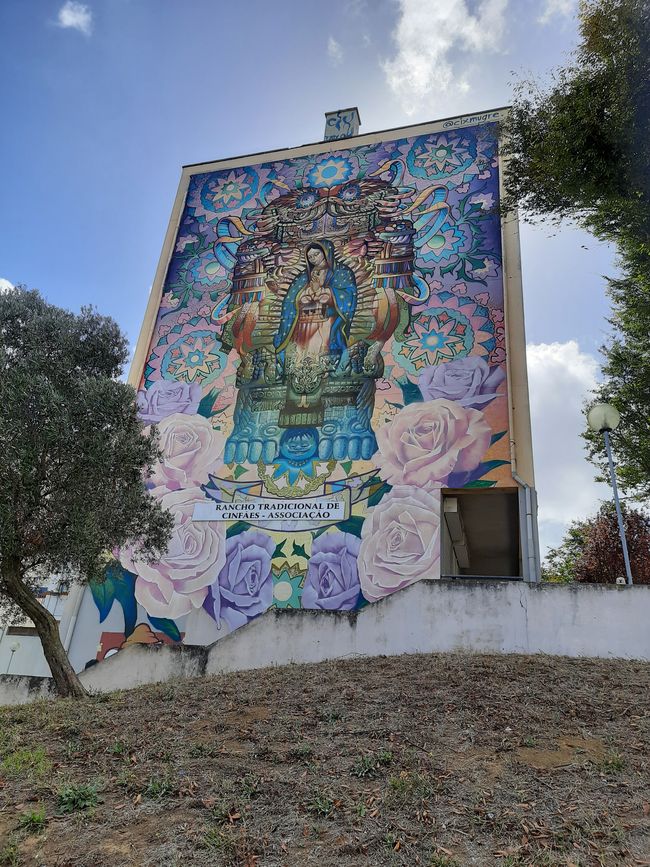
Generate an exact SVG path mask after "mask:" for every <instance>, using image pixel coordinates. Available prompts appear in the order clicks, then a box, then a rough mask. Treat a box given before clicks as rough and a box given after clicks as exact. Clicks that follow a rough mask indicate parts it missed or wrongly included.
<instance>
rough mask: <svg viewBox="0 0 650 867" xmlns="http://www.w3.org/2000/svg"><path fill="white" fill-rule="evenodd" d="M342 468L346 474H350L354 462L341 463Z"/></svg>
mask: <svg viewBox="0 0 650 867" xmlns="http://www.w3.org/2000/svg"><path fill="white" fill-rule="evenodd" d="M341 467H342V469H343V472H344V473H349V472H350V470H351V469H352V461H341Z"/></svg>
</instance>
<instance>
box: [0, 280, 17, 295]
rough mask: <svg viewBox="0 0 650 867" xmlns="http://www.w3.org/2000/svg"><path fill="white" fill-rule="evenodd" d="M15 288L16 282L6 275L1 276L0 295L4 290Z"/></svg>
mask: <svg viewBox="0 0 650 867" xmlns="http://www.w3.org/2000/svg"><path fill="white" fill-rule="evenodd" d="M13 288H14V284H13V283H12V282H11V280H7V279H6V278H5V277H0V295H2V294H3V293H4V292H9V290H10V289H13Z"/></svg>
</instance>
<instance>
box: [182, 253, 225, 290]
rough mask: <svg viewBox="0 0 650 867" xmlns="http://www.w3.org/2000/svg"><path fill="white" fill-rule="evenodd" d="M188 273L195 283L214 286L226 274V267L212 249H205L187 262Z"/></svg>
mask: <svg viewBox="0 0 650 867" xmlns="http://www.w3.org/2000/svg"><path fill="white" fill-rule="evenodd" d="M187 274H188V277H189V278H190V279H191V280H192V282H193V283H198V284H199V285H201V286H214V285H215V284H216V283H218V282H219V281H220V280H223V279H224V278H225V276H226V269H225V268H224V267H223V265H222V264H221V262H219V260H218V259H217V258H216V257H215V255H214V253H213V252H212V250H206V251H204V252H203V253H202V254H201V255H200V256H196V257H195V258H194V259H190V261H189V262H188V264H187Z"/></svg>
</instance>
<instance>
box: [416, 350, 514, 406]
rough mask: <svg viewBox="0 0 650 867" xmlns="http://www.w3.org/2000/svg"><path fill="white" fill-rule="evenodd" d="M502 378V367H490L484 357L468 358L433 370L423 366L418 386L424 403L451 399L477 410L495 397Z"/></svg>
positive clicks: (504, 375) (503, 372)
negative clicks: (425, 401)
mask: <svg viewBox="0 0 650 867" xmlns="http://www.w3.org/2000/svg"><path fill="white" fill-rule="evenodd" d="M505 378H506V374H505V371H504V370H503V368H502V367H499V366H498V365H494V366H493V367H490V365H489V364H488V363H487V361H486V360H485V359H484V358H479V356H478V355H468V356H467V357H466V358H456V359H454V360H453V361H447V362H446V363H444V364H438V365H436V366H435V367H425V369H424V370H423V371H422V372H421V373H420V376H419V379H418V385H419V386H420V391H421V392H422V397H423V398H424V399H425V400H438V399H440V398H444V399H446V400H454V401H456V403H459V404H460V405H461V406H464V407H468V408H472V409H480V408H481V407H482V406H485V404H487V403H489V402H490V401H491V400H494V398H495V397H497V395H498V392H497V389H498V387H499V386H500V385H501V383H502V382H503V380H504V379H505Z"/></svg>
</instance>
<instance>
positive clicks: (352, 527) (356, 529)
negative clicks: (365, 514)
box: [336, 515, 363, 538]
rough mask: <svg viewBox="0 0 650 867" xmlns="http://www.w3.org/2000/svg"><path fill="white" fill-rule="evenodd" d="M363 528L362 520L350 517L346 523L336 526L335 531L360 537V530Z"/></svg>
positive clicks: (355, 516)
mask: <svg viewBox="0 0 650 867" xmlns="http://www.w3.org/2000/svg"><path fill="white" fill-rule="evenodd" d="M362 527H363V518H362V517H360V516H359V515H351V516H350V517H349V518H348V519H347V521H341V522H340V523H339V524H337V525H336V529H337V530H340V531H341V533H351V534H352V535H353V536H359V538H360V537H361V528H362Z"/></svg>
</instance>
